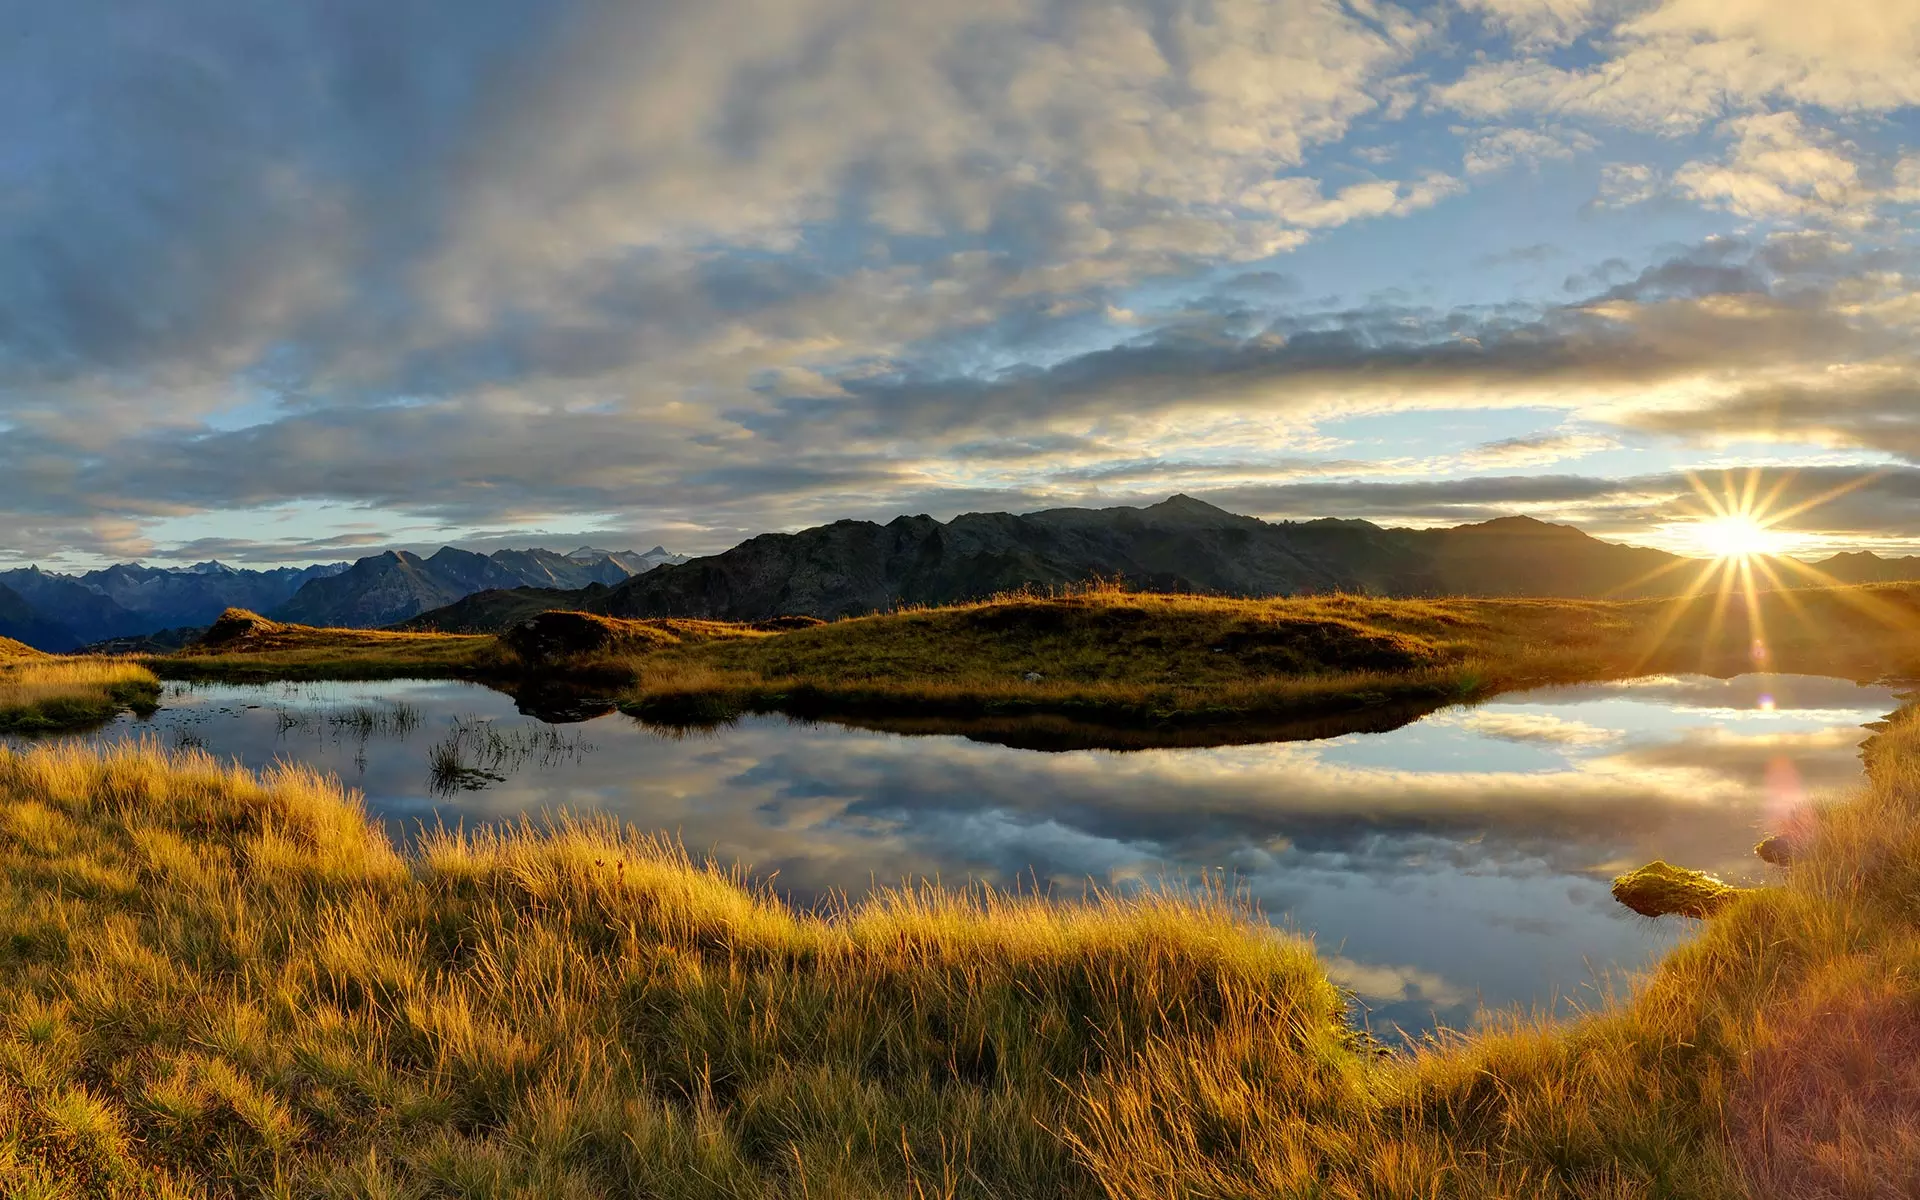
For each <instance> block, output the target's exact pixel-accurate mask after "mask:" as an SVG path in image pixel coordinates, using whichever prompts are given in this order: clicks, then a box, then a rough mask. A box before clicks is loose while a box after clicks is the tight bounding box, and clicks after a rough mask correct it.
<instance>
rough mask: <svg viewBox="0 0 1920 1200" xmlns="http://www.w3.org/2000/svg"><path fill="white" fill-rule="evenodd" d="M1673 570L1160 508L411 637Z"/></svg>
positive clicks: (1438, 536)
mask: <svg viewBox="0 0 1920 1200" xmlns="http://www.w3.org/2000/svg"><path fill="white" fill-rule="evenodd" d="M1686 561H1687V560H1685V559H1682V558H1678V557H1677V556H1675V555H1671V554H1667V553H1665V552H1664V551H1659V550H1649V549H1644V548H1640V547H1633V546H1621V545H1615V544H1613V543H1610V542H1603V541H1600V540H1598V539H1596V538H1592V537H1589V536H1587V535H1586V534H1584V533H1581V532H1580V531H1579V530H1577V529H1572V528H1569V527H1567V526H1564V525H1550V524H1547V523H1546V522H1542V521H1536V520H1533V519H1531V518H1527V517H1503V518H1500V519H1498V520H1493V521H1487V522H1484V523H1482V524H1477V525H1462V526H1458V527H1456V528H1451V529H1426V530H1421V529H1383V528H1381V527H1380V526H1378V525H1374V524H1371V523H1369V522H1366V521H1351V520H1318V521H1306V522H1279V523H1271V522H1267V521H1261V520H1257V519H1255V518H1253V517H1245V516H1239V515H1236V514H1234V513H1230V512H1227V511H1225V510H1224V509H1220V508H1216V507H1214V506H1213V505H1211V504H1206V503H1204V502H1202V501H1199V500H1195V499H1193V498H1192V497H1189V496H1174V497H1171V498H1169V499H1167V500H1165V501H1162V502H1161V503H1159V504H1155V505H1152V506H1150V507H1147V508H1107V509H1053V510H1049V511H1046V512H1037V513H1028V514H1025V515H1016V514H1013V513H969V514H966V515H963V516H959V517H956V518H954V519H953V520H952V521H948V522H941V521H936V520H934V519H933V518H931V517H925V516H919V517H904V516H903V517H898V518H895V519H894V520H892V521H890V522H888V523H887V524H885V525H878V524H875V523H873V522H870V521H836V522H834V523H833V524H831V525H821V526H817V527H815V528H812V529H804V530H801V531H800V532H798V533H774V534H763V535H761V536H760V537H756V538H752V539H750V540H748V541H746V542H742V543H741V544H740V545H738V546H735V547H734V548H733V549H731V550H728V551H725V552H724V553H721V554H715V555H710V556H708V557H705V558H696V559H693V560H691V561H688V562H684V563H681V564H679V565H669V566H664V567H661V568H660V569H658V570H654V571H649V572H647V573H646V574H645V575H641V576H636V577H635V578H634V579H632V580H629V581H626V582H624V583H621V584H618V585H616V586H615V587H614V588H612V589H611V590H610V591H608V592H607V593H605V594H604V595H602V594H599V593H587V592H577V593H574V594H572V595H554V594H551V593H538V594H536V593H533V592H528V591H515V590H511V589H510V590H506V591H502V592H499V593H488V594H486V595H484V596H481V597H475V598H473V599H471V600H469V601H468V602H467V603H465V604H463V605H462V606H461V607H459V608H458V609H450V610H447V611H444V612H442V611H428V612H425V613H423V614H422V615H421V617H420V618H419V621H418V622H417V624H416V625H415V626H414V627H417V628H423V629H438V630H446V631H454V630H458V631H463V632H478V631H485V630H499V629H504V628H506V627H507V626H508V625H510V624H512V623H513V622H515V621H518V620H522V619H524V618H525V617H526V616H528V615H531V614H532V613H533V612H537V611H540V610H541V609H542V608H575V609H582V610H586V611H591V612H599V613H603V614H605V615H609V616H618V617H632V618H644V617H668V616H689V617H702V618H708V619H714V620H728V621H762V620H766V619H768V618H770V617H776V616H787V615H804V616H812V617H820V618H826V619H832V618H837V617H846V616H858V615H863V614H866V613H873V612H885V611H889V610H891V609H895V608H899V607H901V606H913V605H937V604H953V603H963V602H966V601H970V600H978V599H983V598H985V597H987V596H992V595H995V594H998V593H1002V592H1009V591H1016V590H1020V589H1024V588H1037V589H1040V590H1043V591H1044V590H1052V589H1060V588H1065V587H1072V586H1076V585H1081V584H1084V583H1087V582H1089V581H1092V580H1098V579H1105V580H1121V581H1124V582H1125V584H1126V585H1127V586H1128V587H1132V588H1138V589H1143V590H1152V591H1162V592H1201V593H1211V594H1218V595H1227V596H1248V597H1258V596H1287V595H1302V594H1314V593H1326V592H1346V593H1354V594H1364V595H1378V596H1402V597H1425V596H1446V595H1466V596H1567V597H1574V598H1599V597H1608V598H1616V597H1617V598H1635V597H1646V596H1655V595H1660V594H1663V589H1665V590H1672V589H1673V588H1674V585H1675V584H1678V583H1683V582H1684V581H1685V580H1686V579H1688V578H1689V577H1690V576H1691V574H1692V573H1691V572H1686V571H1670V570H1669V571H1666V572H1665V573H1664V575H1662V569H1663V568H1667V567H1670V566H1673V565H1675V564H1684V563H1685V562H1686ZM1650 577H1656V578H1653V581H1652V582H1648V580H1649V578H1650Z"/></svg>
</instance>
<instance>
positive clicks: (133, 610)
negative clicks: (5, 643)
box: [0, 547, 681, 650]
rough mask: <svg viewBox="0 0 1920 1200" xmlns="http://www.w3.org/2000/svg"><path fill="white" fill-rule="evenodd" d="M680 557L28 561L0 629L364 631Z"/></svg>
mask: <svg viewBox="0 0 1920 1200" xmlns="http://www.w3.org/2000/svg"><path fill="white" fill-rule="evenodd" d="M678 561H681V559H680V557H679V556H677V555H673V554H669V553H668V552H667V551H666V550H665V549H663V548H661V547H655V548H654V549H652V550H649V551H647V552H646V553H645V554H636V553H634V552H632V551H619V552H614V551H607V550H599V549H595V548H592V547H582V548H580V549H579V550H575V551H574V552H573V553H571V554H557V553H555V552H553V551H550V550H501V551H497V552H495V553H494V554H491V555H483V554H476V553H473V552H471V551H467V550H457V549H454V548H452V547H445V548H443V549H441V550H440V551H439V552H437V553H435V554H433V555H432V556H431V557H428V558H421V557H420V556H419V555H416V554H411V553H408V552H406V551H389V552H388V553H385V554H377V555H373V556H370V557H368V558H363V559H361V560H359V561H358V562H355V563H344V562H342V563H329V564H325V565H320V566H311V567H276V568H272V569H270V570H263V571H255V570H248V569H245V568H239V567H231V566H228V565H226V564H225V563H220V562H205V563H198V564H195V565H194V566H191V567H149V566H142V565H140V564H138V563H121V564H116V565H114V566H111V567H106V568H103V569H101V570H97V571H88V572H86V573H85V574H82V575H63V574H59V573H56V572H51V571H42V570H40V569H39V568H38V567H25V568H21V569H17V570H12V571H0V636H4V637H11V638H15V639H17V640H19V641H22V642H25V643H27V644H28V645H31V646H35V647H38V648H39V649H42V650H72V649H75V648H77V647H80V646H85V645H93V644H97V643H103V642H127V643H130V644H132V643H139V642H141V641H144V640H153V639H152V638H151V635H154V634H156V633H157V632H159V631H169V633H171V634H173V635H174V636H172V637H170V638H168V637H163V638H161V639H159V640H160V641H161V642H163V643H164V642H168V641H172V642H177V641H178V640H180V639H179V636H178V635H179V632H180V631H181V630H182V629H184V628H189V627H196V626H204V625H206V624H208V623H209V622H211V621H212V620H213V619H214V618H215V617H217V616H219V615H220V613H221V612H222V611H224V610H225V609H228V608H246V609H251V610H253V611H255V612H261V613H267V614H269V615H272V616H275V617H279V618H283V619H285V620H289V621H297V622H300V623H302V624H309V625H344V626H357V627H371V626H378V625H388V624H392V623H394V622H396V621H403V620H405V619H407V618H408V617H411V616H414V615H415V614H417V613H420V612H422V611H425V610H427V609H430V608H437V607H440V606H442V605H446V604H450V603H452V602H454V601H456V600H458V599H460V598H461V597H463V596H466V595H469V594H470V593H472V592H476V591H481V590H484V589H488V588H516V587H529V586H544V587H553V588H563V589H577V588H583V587H586V586H588V585H590V584H595V583H598V584H603V585H604V584H610V583H616V582H624V581H626V580H627V579H629V578H631V577H633V576H634V575H636V574H639V573H641V572H643V571H648V570H651V569H653V568H654V567H656V566H659V565H660V564H662V563H671V562H678ZM117 648H130V647H127V646H122V647H117ZM131 648H139V647H138V646H137V645H132V646H131Z"/></svg>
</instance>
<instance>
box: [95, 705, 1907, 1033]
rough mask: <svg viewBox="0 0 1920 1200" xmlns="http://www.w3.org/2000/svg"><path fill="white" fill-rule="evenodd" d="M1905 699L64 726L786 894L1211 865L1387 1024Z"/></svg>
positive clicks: (1794, 774)
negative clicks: (1242, 723)
mask: <svg viewBox="0 0 1920 1200" xmlns="http://www.w3.org/2000/svg"><path fill="white" fill-rule="evenodd" d="M1898 704H1899V700H1898V698H1897V697H1896V695H1895V691H1894V689H1892V688H1890V687H1883V686H1862V685H1858V684H1855V683H1851V682H1848V681H1845V680H1837V679H1826V678H1819V677H1813V676H1791V675H1745V676H1740V677H1738V678H1734V679H1730V680H1723V679H1714V678H1708V677H1704V676H1660V677H1654V678H1646V679H1640V680H1633V681H1629V682H1623V683H1611V684H1596V685H1584V686H1574V687H1553V688H1543V689H1540V690H1536V691H1531V692H1525V693H1515V694H1510V695H1506V696H1502V697H1499V698H1496V699H1493V700H1491V701H1487V702H1484V703H1480V704H1477V705H1473V706H1470V707H1453V708H1445V709H1441V710H1438V711H1434V712H1430V713H1427V714H1426V715H1424V716H1419V717H1416V718H1413V719H1405V718H1395V719H1393V720H1391V721H1386V722H1382V721H1380V720H1377V719H1376V720H1374V721H1372V722H1371V723H1370V726H1369V727H1370V728H1374V729H1376V730H1379V731H1375V732H1341V731H1340V730H1339V727H1338V726H1331V727H1324V726H1323V727H1320V728H1316V729H1315V730H1313V731H1312V732H1314V733H1316V734H1319V735H1322V736H1313V737H1310V738H1305V737H1299V736H1298V733H1297V731H1295V733H1294V734H1291V735H1286V736H1293V737H1294V738H1295V740H1270V741H1247V742H1243V743H1242V744H1233V745H1216V746H1179V747H1170V748H1150V749H1130V750H1114V749H1099V748H1066V749H1061V748H1057V747H1059V746H1061V745H1067V746H1072V745H1074V743H1073V741H1072V739H1065V740H1063V739H1061V738H1059V737H1055V736H1051V735H1045V733H1044V731H1041V732H1040V733H1036V734H1035V735H1034V736H1030V737H1023V736H1020V732H1019V730H1017V729H1015V730H1011V731H1009V730H1004V729H1002V730H964V731H959V732H954V731H946V732H938V731H927V732H912V733H904V732H898V731H883V730H876V729H870V728H856V727H851V726H848V725H842V724H834V723H820V722H804V721H798V720H791V719H788V718H785V717H779V716H756V717H747V718H743V719H741V720H738V721H736V722H733V723H730V724H727V725H723V726H720V727H717V728H711V729H678V728H659V727H652V726H648V725H646V724H644V723H642V722H640V721H637V720H635V719H633V718H631V717H628V716H625V715H623V714H621V713H619V712H616V711H613V710H612V708H611V705H610V704H608V703H606V702H604V701H601V702H598V703H596V702H594V701H592V700H591V699H590V698H588V699H582V698H579V697H572V698H570V699H569V701H568V702H567V703H564V704H558V705H556V704H555V703H554V702H553V701H552V700H551V699H550V698H543V699H542V700H540V701H539V702H534V701H532V700H525V701H516V700H515V698H514V697H512V696H510V695H508V694H506V693H503V692H499V691H494V690H490V689H488V688H486V687H483V686H481V685H478V684H473V683H464V682H455V681H447V680H398V681H385V682H377V683H274V684H262V685H226V684H222V685H189V684H179V683H171V684H168V685H167V688H166V692H165V695H164V697H163V699H162V707H161V708H160V709H159V711H157V712H156V713H154V714H152V715H151V716H150V717H146V718H139V717H135V716H132V715H123V716H121V717H119V718H117V719H115V720H114V721H112V722H111V723H109V724H107V725H105V726H103V727H100V728H98V729H96V730H93V731H91V732H88V733H86V734H83V735H78V736H81V737H82V738H83V739H84V740H86V741H89V742H94V743H112V742H119V741H127V740H139V739H148V740H150V741H153V742H155V743H157V744H159V745H161V746H164V747H167V748H172V749H188V748H197V749H204V750H206V751H208V752H209V753H211V754H213V755H215V756H217V757H220V758H234V759H238V760H240V761H241V762H243V763H245V764H246V765H248V766H251V767H263V766H267V765H270V764H272V763H274V762H276V761H292V762H299V763H306V764H310V765H312V766H314V767H316V768H318V769H320V770H321V771H323V772H327V773H329V774H333V775H337V776H339V777H340V779H341V780H342V781H343V782H345V783H346V784H347V785H348V786H349V787H351V788H355V789H358V791H359V792H360V793H361V794H362V795H363V796H364V798H365V803H366V807H367V809H368V811H369V812H370V813H371V814H372V815H374V816H375V817H377V818H378V819H380V820H382V821H384V822H386V824H387V825H388V827H389V829H390V830H391V832H392V833H393V835H394V836H395V838H396V839H398V840H401V841H405V840H406V839H407V838H409V837H411V836H413V835H414V834H415V833H417V832H418V830H419V829H421V828H422V827H423V826H431V825H434V824H436V823H445V824H449V825H451V824H465V825H468V826H471V825H474V824H476V823H481V822H498V821H519V820H521V819H522V818H528V817H531V818H534V819H538V817H539V816H540V815H541V814H543V813H558V812H563V811H564V812H567V813H571V814H575V815H581V816H587V815H596V814H605V815H610V816H613V817H616V818H618V819H619V820H621V821H624V822H628V823H630V824H632V825H634V826H636V827H638V828H639V829H641V830H643V831H647V832H659V833H663V834H666V835H668V836H670V837H673V838H676V839H678V840H679V841H680V842H681V843H682V844H684V845H685V847H686V848H687V850H688V851H689V852H690V853H692V854H693V855H694V856H695V857H696V858H701V857H711V858H713V859H715V860H717V861H719V862H721V863H723V864H727V865H735V864H738V865H740V866H741V867H743V868H744V869H745V871H746V873H747V876H748V878H749V879H751V880H753V881H754V882H756V883H759V884H761V885H764V886H766V887H769V888H771V889H773V890H774V891H776V892H777V893H778V894H780V895H781V896H782V897H783V898H785V899H787V900H788V901H789V902H791V903H794V904H797V905H816V904H821V903H823V902H828V901H829V900H830V899H831V898H833V897H836V896H847V897H852V898H856V899H857V898H858V897H859V896H860V895H861V894H862V893H864V892H866V891H868V890H869V889H871V888H873V887H876V886H892V885H899V884H902V883H908V884H911V883H919V882H922V881H938V882H940V883H943V884H947V885H965V884H969V883H974V882H979V883H986V884H990V885H992V886H994V887H998V888H1020V889H1040V890H1044V891H1048V892H1051V893H1052V894H1054V895H1061V896H1078V895H1080V894H1082V893H1083V892H1084V891H1085V890H1087V889H1088V888H1092V887H1097V888H1107V889H1127V888H1134V887H1224V888H1227V889H1229V890H1236V891H1239V892H1241V893H1242V894H1244V895H1245V896H1247V897H1248V898H1250V899H1251V900H1252V901H1254V902H1255V903H1256V904H1257V905H1258V907H1259V909H1260V910H1261V911H1262V912H1263V913H1264V914H1265V915H1266V917H1267V918H1268V919H1269V920H1270V921H1272V922H1273V923H1274V924H1275V925H1276V926H1279V927H1282V928H1290V929H1294V930H1298V931H1299V932H1301V933H1304V934H1308V935H1310V936H1312V937H1313V938H1314V940H1315V943H1316V945H1317V947H1318V949H1319V952H1320V956H1321V959H1322V961H1323V962H1324V963H1325V964H1326V966H1327V969H1328V971H1329V973H1330V974H1331V975H1332V976H1333V978H1334V979H1335V981H1336V982H1338V983H1340V984H1341V985H1342V986H1343V987H1345V988H1347V989H1349V990H1350V991H1351V992H1352V994H1353V996H1354V1003H1355V1012H1356V1017H1357V1019H1359V1020H1361V1021H1364V1022H1365V1024H1366V1025H1367V1026H1368V1027H1369V1028H1370V1029H1371V1030H1372V1031H1373V1032H1374V1034H1375V1035H1376V1036H1378V1037H1380V1038H1381V1039H1382V1040H1385V1041H1394V1040H1397V1039H1400V1038H1404V1037H1418V1036H1420V1035H1423V1034H1425V1033H1428V1032H1431V1031H1432V1030H1434V1029H1436V1028H1439V1027H1447V1028H1453V1029H1466V1028H1471V1027H1472V1026H1473V1025H1474V1024H1475V1023H1476V1022H1477V1021H1479V1020H1481V1019H1483V1018H1484V1016H1485V1015H1486V1014H1487V1013H1489V1012H1498V1011H1511V1010H1515V1009H1519V1010H1523V1011H1529V1012H1552V1013H1558V1014H1566V1013H1570V1012H1573V1011H1577V1010H1578V1009H1579V1008H1581V1007H1583V1006H1593V1005H1595V1004H1597V1003H1598V1002H1599V1000H1600V999H1601V998H1602V997H1603V995H1604V994H1606V993H1607V992H1608V991H1609V989H1619V988H1621V987H1622V986H1623V985H1624V984H1625V983H1626V981H1627V980H1628V979H1629V978H1630V976H1631V975H1632V974H1633V973H1635V972H1638V971H1642V970H1644V969H1646V968H1647V967H1648V966H1649V965H1650V964H1651V963H1652V962H1653V961H1655V960H1656V959H1657V958H1658V957H1659V955H1660V954H1661V953H1662V952H1663V951H1665V950H1666V949H1667V948H1669V947H1670V946H1672V945H1673V944H1674V943H1675V942H1676V941H1677V940H1679V939H1681V938H1683V937H1685V936H1686V935H1687V934H1688V932H1689V930H1690V928H1691V926H1692V923H1691V922H1689V921H1686V920H1683V919H1679V918H1665V919H1662V920H1659V921H1649V920H1646V919H1644V918H1640V917H1636V916H1634V915H1633V914H1632V913H1630V912H1628V911H1626V910H1625V909H1623V908H1621V907H1620V906H1619V905H1618V904H1616V903H1615V902H1614V901H1613V899H1612V897H1611V896H1610V894H1609V891H1608V888H1609V884H1610V881H1611V879H1612V877H1613V876H1614V875H1616V874H1618V873H1620V872H1622V871H1624V870H1628V869H1631V868H1633V867H1636V866H1639V865H1641V864H1643V863H1645V862H1648V861H1650V860H1652V859H1655V858H1664V859H1666V860H1668V861H1670V862H1675V863H1679V864H1683V865H1686V866H1690V867H1696V868H1700V869H1703V870H1708V871H1712V872H1714V873H1716V874H1719V875H1720V876H1721V877H1723V878H1725V879H1728V880H1730V881H1736V882H1760V881H1764V880H1765V878H1766V877H1767V876H1768V874H1769V873H1770V872H1771V871H1772V870H1773V868H1770V867H1767V866H1766V865H1765V864H1763V863H1761V862H1760V861H1759V860H1758V859H1757V858H1755V857H1754V855H1753V851H1752V847H1753V844H1754V842H1755V841H1756V840H1757V838H1758V837H1760V836H1761V835H1762V833H1763V832H1765V831H1767V830H1769V829H1771V828H1773V827H1776V826H1777V825H1778V824H1779V823H1780V821H1781V820H1782V819H1783V818H1784V817H1785V816H1787V815H1788V814H1789V813H1791V812H1792V811H1793V810H1794V809H1795V808H1796V807H1798V806H1801V805H1805V804H1808V803H1810V802H1814V801H1816V800H1817V799H1818V798H1819V797H1820V796H1821V795H1822V794H1824V793H1832V792H1834V791H1837V790H1844V789H1845V788H1847V787H1849V786H1851V785H1853V784H1854V783H1855V782H1857V781H1858V780H1859V778H1860V776H1861V763H1860V757H1859V746H1860V743H1861V742H1862V741H1863V740H1865V738H1866V737H1867V736H1868V735H1869V730H1868V729H1867V728H1865V727H1866V726H1868V725H1869V724H1870V723H1871V722H1874V721H1876V720H1879V719H1880V718H1882V717H1884V716H1885V715H1886V714H1888V713H1889V712H1891V711H1892V710H1893V709H1894V708H1896V707H1898ZM1383 724H1385V725H1392V726H1394V727H1391V728H1385V729H1380V726H1381V725H1383ZM930 729H937V727H930ZM1036 746H1044V747H1047V748H1045V749H1039V748H1033V747H1036Z"/></svg>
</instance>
